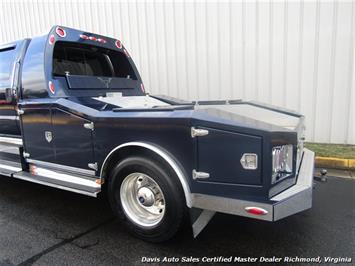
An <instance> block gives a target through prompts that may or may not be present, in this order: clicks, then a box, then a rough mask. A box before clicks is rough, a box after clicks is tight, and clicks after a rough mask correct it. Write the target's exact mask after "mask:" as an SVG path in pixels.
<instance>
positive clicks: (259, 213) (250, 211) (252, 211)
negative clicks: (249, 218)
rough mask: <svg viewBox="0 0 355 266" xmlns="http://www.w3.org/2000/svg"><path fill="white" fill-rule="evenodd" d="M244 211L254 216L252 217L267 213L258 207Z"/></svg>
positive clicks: (247, 208)
mask: <svg viewBox="0 0 355 266" xmlns="http://www.w3.org/2000/svg"><path fill="white" fill-rule="evenodd" d="M245 210H246V211H247V212H248V213H251V214H254V215H265V214H267V213H268V211H267V210H264V209H262V208H259V207H246V208H245Z"/></svg>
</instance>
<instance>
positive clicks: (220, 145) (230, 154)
mask: <svg viewBox="0 0 355 266" xmlns="http://www.w3.org/2000/svg"><path fill="white" fill-rule="evenodd" d="M203 129H205V130H208V132H209V133H208V135H206V136H201V137H198V138H197V150H198V152H197V153H198V156H197V157H198V158H197V164H198V165H197V168H198V169H197V171H198V172H203V173H208V174H209V177H208V178H201V179H198V181H199V182H206V183H210V184H211V183H225V184H243V185H259V184H261V183H262V178H261V173H262V171H261V170H262V169H261V168H262V156H261V154H262V138H261V137H259V136H252V135H245V134H240V133H236V132H229V131H224V130H218V129H212V128H203ZM244 154H256V156H257V160H258V162H257V168H256V169H245V168H243V165H242V163H241V159H242V157H243V155H244Z"/></svg>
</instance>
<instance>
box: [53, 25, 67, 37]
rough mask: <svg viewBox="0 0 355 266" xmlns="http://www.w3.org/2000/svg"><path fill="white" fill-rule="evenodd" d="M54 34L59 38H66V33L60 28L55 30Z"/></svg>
mask: <svg viewBox="0 0 355 266" xmlns="http://www.w3.org/2000/svg"><path fill="white" fill-rule="evenodd" d="M55 33H57V35H58V36H59V37H62V38H64V37H65V36H67V33H66V32H65V30H64V29H63V28H61V27H57V28H56V29H55Z"/></svg>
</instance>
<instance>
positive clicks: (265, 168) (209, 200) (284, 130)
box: [0, 26, 314, 242]
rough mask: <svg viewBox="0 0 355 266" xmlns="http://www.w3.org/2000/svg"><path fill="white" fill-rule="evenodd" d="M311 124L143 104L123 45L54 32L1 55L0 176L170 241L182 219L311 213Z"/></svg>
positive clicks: (271, 114) (175, 102) (262, 109)
mask: <svg viewBox="0 0 355 266" xmlns="http://www.w3.org/2000/svg"><path fill="white" fill-rule="evenodd" d="M303 141H304V117H303V116H302V115H301V114H298V113H297V112H294V111H291V110H286V109H282V108H278V107H275V106H269V105H265V104H261V103H258V102H253V101H243V100H223V101H221V100H218V101H184V100H180V99H176V98H172V97H168V96H162V95H150V94H148V93H146V92H145V88H144V85H143V81H142V79H141V77H140V75H139V72H138V70H137V68H136V66H135V64H134V62H133V60H132V58H131V56H130V54H129V53H128V51H127V50H126V48H125V47H124V46H123V44H122V43H121V41H120V40H117V39H114V38H109V37H107V36H102V35H99V34H94V33H90V32H84V31H80V30H76V29H71V28H67V27H62V26H54V27H53V28H52V29H51V30H50V32H49V33H48V34H46V35H44V36H38V37H34V38H32V39H24V40H20V41H17V42H13V43H10V44H6V45H2V46H0V147H1V150H0V173H1V174H2V175H6V176H9V177H13V178H18V179H23V180H26V181H30V182H34V183H38V184H42V185H46V186H51V187H55V188H58V189H64V190H68V191H72V192H76V193H81V194H84V195H88V196H93V197H96V196H97V195H98V194H99V193H100V192H101V191H103V190H106V191H107V194H108V199H109V201H110V204H111V206H112V209H113V212H114V213H115V214H116V215H117V216H118V217H119V218H121V220H122V222H123V224H124V225H125V226H126V227H127V228H128V229H129V231H130V232H132V233H133V234H134V235H136V236H138V237H140V238H142V239H144V240H147V241H152V242H160V241H165V240H167V239H169V238H171V237H172V236H173V235H175V234H176V233H177V232H178V230H180V228H181V225H182V224H183V221H184V219H185V216H186V213H188V214H189V215H190V217H191V221H192V228H193V232H194V236H197V235H198V234H199V233H200V232H201V230H202V229H203V228H204V226H205V225H206V224H207V223H208V221H209V220H210V219H211V218H212V217H213V215H214V214H215V213H216V212H222V213H228V214H233V215H241V216H246V217H249V218H255V219H261V220H267V221H276V220H279V219H282V218H285V217H287V216H289V215H291V214H294V213H297V212H300V211H303V210H305V209H308V208H310V207H311V204H312V178H313V164H314V153H313V152H311V151H309V150H307V149H304V148H303Z"/></svg>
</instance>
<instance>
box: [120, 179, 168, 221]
mask: <svg viewBox="0 0 355 266" xmlns="http://www.w3.org/2000/svg"><path fill="white" fill-rule="evenodd" d="M120 198H121V204H122V207H123V210H124V212H125V213H126V215H127V217H128V218H129V219H130V220H131V221H133V222H134V223H136V224H138V225H139V226H142V227H153V226H155V225H157V224H158V223H159V222H160V221H161V220H162V219H163V217H164V214H165V198H164V194H163V192H162V190H161V189H160V187H159V185H158V184H157V183H156V182H155V181H154V180H153V179H152V178H151V177H150V176H148V175H146V174H142V173H132V174H129V175H128V176H126V177H125V179H124V180H123V182H122V184H121V189H120Z"/></svg>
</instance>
